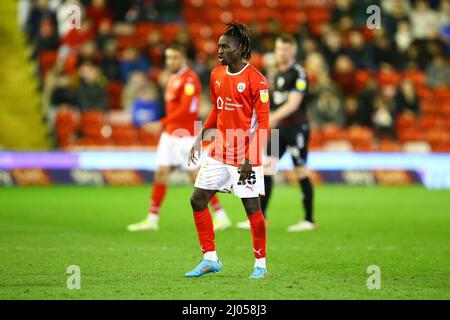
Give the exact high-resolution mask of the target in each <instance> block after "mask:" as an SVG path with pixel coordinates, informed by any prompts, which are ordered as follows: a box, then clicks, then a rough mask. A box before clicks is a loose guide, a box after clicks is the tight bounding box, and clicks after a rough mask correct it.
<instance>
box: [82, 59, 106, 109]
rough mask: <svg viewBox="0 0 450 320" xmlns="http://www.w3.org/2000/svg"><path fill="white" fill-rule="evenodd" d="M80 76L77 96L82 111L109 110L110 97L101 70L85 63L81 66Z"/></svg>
mask: <svg viewBox="0 0 450 320" xmlns="http://www.w3.org/2000/svg"><path fill="white" fill-rule="evenodd" d="M79 76H80V85H79V87H78V94H77V95H78V103H79V107H80V110H81V111H86V110H90V109H99V110H107V108H108V95H107V93H106V89H105V87H104V86H103V84H102V78H101V77H102V74H101V71H100V69H99V68H97V67H96V66H94V65H92V64H91V63H85V64H83V65H82V66H80V69H79Z"/></svg>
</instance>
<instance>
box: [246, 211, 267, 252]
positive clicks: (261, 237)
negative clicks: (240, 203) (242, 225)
mask: <svg viewBox="0 0 450 320" xmlns="http://www.w3.org/2000/svg"><path fill="white" fill-rule="evenodd" d="M247 217H248V220H249V221H250V229H251V231H252V239H253V252H254V254H255V258H256V259H260V258H265V257H266V237H267V236H266V220H265V219H264V215H263V213H262V211H261V209H259V210H258V211H256V212H255V213H254V214H250V215H249V214H248V215H247Z"/></svg>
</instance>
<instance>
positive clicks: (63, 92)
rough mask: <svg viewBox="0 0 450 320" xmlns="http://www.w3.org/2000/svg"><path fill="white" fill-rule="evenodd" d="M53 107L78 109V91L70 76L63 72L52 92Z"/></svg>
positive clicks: (56, 108)
mask: <svg viewBox="0 0 450 320" xmlns="http://www.w3.org/2000/svg"><path fill="white" fill-rule="evenodd" d="M50 103H51V108H52V109H54V110H58V109H61V108H68V109H77V105H78V101H77V92H76V90H75V88H74V86H73V83H72V81H71V78H70V76H69V75H68V74H67V73H65V72H63V73H61V74H59V75H58V77H57V79H56V87H55V88H54V89H53V92H52V94H51V100H50Z"/></svg>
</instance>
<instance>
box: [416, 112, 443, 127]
mask: <svg viewBox="0 0 450 320" xmlns="http://www.w3.org/2000/svg"><path fill="white" fill-rule="evenodd" d="M419 125H420V128H422V129H423V130H430V129H434V128H438V127H443V126H444V125H445V123H444V119H443V118H442V117H440V116H438V115H423V116H421V117H420V118H419Z"/></svg>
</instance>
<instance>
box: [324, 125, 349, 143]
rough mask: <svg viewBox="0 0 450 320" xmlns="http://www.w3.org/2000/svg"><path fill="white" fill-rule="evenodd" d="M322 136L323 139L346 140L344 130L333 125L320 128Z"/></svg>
mask: <svg viewBox="0 0 450 320" xmlns="http://www.w3.org/2000/svg"><path fill="white" fill-rule="evenodd" d="M322 138H323V140H324V141H332V140H346V138H347V137H346V132H345V131H344V130H342V129H341V128H339V127H337V126H333V125H328V126H325V127H324V128H323V129H322Z"/></svg>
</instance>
